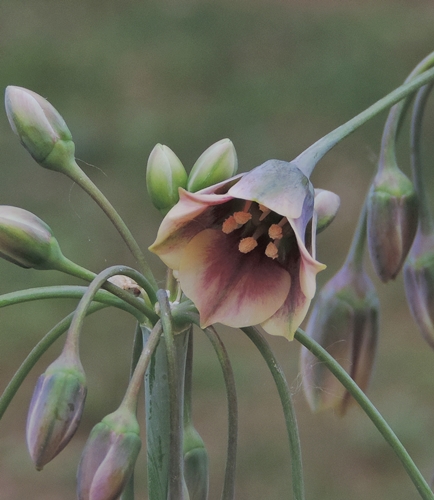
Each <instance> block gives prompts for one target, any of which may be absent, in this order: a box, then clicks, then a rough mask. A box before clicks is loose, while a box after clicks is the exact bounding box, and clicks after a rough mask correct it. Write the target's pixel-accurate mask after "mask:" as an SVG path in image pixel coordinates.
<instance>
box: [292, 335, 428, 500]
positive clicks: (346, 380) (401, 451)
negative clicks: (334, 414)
mask: <svg viewBox="0 0 434 500" xmlns="http://www.w3.org/2000/svg"><path fill="white" fill-rule="evenodd" d="M295 339H296V340H297V341H298V342H300V344H302V345H303V346H304V347H306V349H308V350H309V351H310V352H311V353H312V354H314V355H315V356H316V357H317V358H318V360H319V361H321V362H322V363H324V364H325V365H326V366H327V368H328V369H329V370H330V371H331V372H332V373H333V375H334V376H335V377H336V378H337V379H338V380H339V381H340V382H341V384H342V385H343V386H344V387H345V388H346V389H347V391H348V392H350V393H351V395H352V396H353V398H354V399H355V400H356V401H357V402H358V403H359V405H360V406H361V408H362V409H363V411H364V412H365V413H366V415H367V416H368V417H369V418H370V419H371V421H372V422H373V424H374V425H375V426H376V427H377V429H378V430H379V431H380V433H381V435H382V436H383V437H384V439H385V440H386V442H387V443H388V444H389V445H390V446H391V447H392V449H393V450H394V451H395V453H396V454H397V456H398V458H399V460H400V461H401V463H402V464H403V466H404V468H405V470H406V471H407V474H408V475H409V477H410V479H411V480H412V481H413V483H414V485H415V486H416V488H417V491H418V492H419V495H420V497H421V498H423V499H424V500H433V499H434V493H433V492H432V491H431V488H430V487H429V485H428V483H427V482H426V481H425V479H424V478H423V476H422V474H421V473H420V471H419V469H418V468H417V467H416V465H415V463H414V462H413V460H412V459H411V457H410V455H409V454H408V452H407V450H406V449H405V448H404V446H403V445H402V443H401V441H400V440H399V439H398V438H397V436H396V434H395V433H394V432H393V431H392V429H391V428H390V427H389V425H388V424H387V422H386V421H385V420H384V418H383V417H382V416H381V414H380V413H379V411H378V410H377V409H376V408H375V406H374V405H373V404H372V403H371V401H370V400H369V398H368V397H367V396H366V395H365V393H364V392H363V391H362V390H361V389H360V388H359V386H358V385H357V384H356V383H355V382H354V380H353V379H352V378H351V377H350V376H349V375H348V373H347V372H346V371H345V370H344V369H343V368H342V367H341V366H340V365H339V363H338V362H337V361H336V360H335V359H334V358H333V357H332V356H331V355H330V354H329V353H328V352H327V351H326V350H325V349H323V348H322V347H321V346H320V345H319V344H318V343H317V342H315V341H314V340H313V339H312V338H310V337H309V336H308V335H306V334H305V332H303V331H302V330H301V329H298V330H297V331H296V333H295Z"/></svg>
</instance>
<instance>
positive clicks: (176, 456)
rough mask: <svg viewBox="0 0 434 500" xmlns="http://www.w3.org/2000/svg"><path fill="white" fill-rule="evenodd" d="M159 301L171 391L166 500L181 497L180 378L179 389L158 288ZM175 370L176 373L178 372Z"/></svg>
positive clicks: (166, 316) (164, 305) (170, 329)
mask: <svg viewBox="0 0 434 500" xmlns="http://www.w3.org/2000/svg"><path fill="white" fill-rule="evenodd" d="M157 297H158V303H159V304H160V311H161V323H162V326H163V332H164V340H165V343H166V351H167V376H168V381H167V382H168V386H169V394H170V396H169V397H170V455H169V495H168V500H183V499H184V485H183V477H184V457H183V453H182V436H183V415H182V408H183V404H180V403H182V400H183V394H182V389H183V386H184V380H182V386H181V391H180V390H179V383H178V382H177V379H178V380H179V378H178V377H177V375H180V374H179V372H178V370H177V349H176V346H175V339H174V336H173V327H172V316H171V313H170V304H169V299H168V297H167V293H166V291H165V290H158V292H157ZM177 372H178V373H177Z"/></svg>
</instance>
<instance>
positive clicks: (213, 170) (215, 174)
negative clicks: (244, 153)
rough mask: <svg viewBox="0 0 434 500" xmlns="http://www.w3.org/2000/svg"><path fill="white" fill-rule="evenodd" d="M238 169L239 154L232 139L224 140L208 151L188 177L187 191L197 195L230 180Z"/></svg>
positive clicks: (201, 156)
mask: <svg viewBox="0 0 434 500" xmlns="http://www.w3.org/2000/svg"><path fill="white" fill-rule="evenodd" d="M237 169H238V160H237V153H236V152H235V148H234V145H233V143H232V141H231V140H230V139H222V140H221V141H218V142H216V143H215V144H213V145H212V146H210V147H209V148H208V149H206V150H205V151H204V152H203V153H202V154H201V155H200V156H199V158H198V159H197V161H196V163H195V164H194V165H193V168H192V169H191V172H190V175H189V176H188V183H187V191H190V192H192V193H195V192H196V191H200V190H201V189H204V188H206V187H209V186H212V185H214V184H217V183H219V182H221V181H225V180H226V179H229V178H230V177H232V176H233V175H235V174H236V172H237Z"/></svg>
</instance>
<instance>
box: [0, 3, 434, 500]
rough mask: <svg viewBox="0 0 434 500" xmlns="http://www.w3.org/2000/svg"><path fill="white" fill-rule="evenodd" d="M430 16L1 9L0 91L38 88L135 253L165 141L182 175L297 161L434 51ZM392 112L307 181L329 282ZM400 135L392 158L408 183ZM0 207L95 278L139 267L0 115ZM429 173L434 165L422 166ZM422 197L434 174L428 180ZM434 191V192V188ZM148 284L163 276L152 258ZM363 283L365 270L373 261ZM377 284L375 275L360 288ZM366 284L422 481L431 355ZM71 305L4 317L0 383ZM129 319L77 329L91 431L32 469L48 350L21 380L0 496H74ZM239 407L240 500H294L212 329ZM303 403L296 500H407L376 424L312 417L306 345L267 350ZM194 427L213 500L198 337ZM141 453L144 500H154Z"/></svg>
mask: <svg viewBox="0 0 434 500" xmlns="http://www.w3.org/2000/svg"><path fill="white" fill-rule="evenodd" d="M433 16H434V5H433V3H432V2H431V1H428V0H427V1H422V0H419V1H418V0H412V1H404V0H402V1H397V0H396V1H392V0H377V1H373V0H372V1H369V0H368V1H362V2H360V1H359V2H356V1H347V2H339V1H333V0H331V1H320V0H306V1H303V0H299V1H297V0H288V1H278V0H250V1H249V0H238V1H227V0H218V1H216V0H215V1H205V0H160V1H157V0H154V1H149V0H148V1H142V2H140V1H137V0H122V1H121V0H105V1H101V0H78V1H76V2H67V1H65V0H46V1H43V0H32V1H30V0H2V2H1V3H0V64H1V66H0V68H1V71H0V83H1V87H2V88H4V87H6V86H7V85H10V84H12V85H19V86H23V87H27V88H30V89H32V90H34V91H36V92H38V93H40V94H42V95H43V96H45V97H47V98H48V99H49V100H50V102H51V103H52V104H53V105H54V106H55V107H56V108H57V109H58V110H59V111H60V112H61V114H62V115H63V116H64V118H65V120H66V121H67V123H68V125H69V127H70V129H71V131H72V133H73V136H74V138H75V142H76V145H77V157H78V158H80V159H81V160H82V163H81V165H82V167H83V168H84V170H85V171H86V172H87V173H88V175H89V176H91V177H92V179H93V180H94V181H95V182H96V183H97V184H98V186H99V187H100V188H101V189H102V190H103V191H104V192H105V193H106V195H107V196H108V197H109V199H110V200H111V201H112V203H113V204H114V205H115V206H116V207H117V208H118V210H119V212H120V213H121V215H122V216H123V217H124V219H125V220H126V221H127V223H128V224H129V226H130V228H131V230H132V231H133V233H134V234H135V235H136V236H137V239H138V241H139V243H140V244H141V245H142V247H143V248H146V247H147V246H148V245H149V244H150V243H152V241H153V239H154V237H155V234H156V231H157V228H158V224H159V222H160V217H159V214H158V213H157V212H156V210H155V209H153V207H152V206H150V204H149V202H148V200H147V197H146V187H145V182H144V179H145V165H146V161H147V157H148V155H149V153H150V151H151V149H152V148H153V146H154V145H155V144H156V143H157V142H160V143H163V144H167V145H168V146H169V147H170V148H172V149H173V150H174V151H175V152H176V153H177V154H178V156H179V157H180V158H181V160H182V161H183V162H184V164H185V165H186V167H188V168H190V167H191V166H192V165H193V163H194V161H195V160H196V158H197V157H198V156H199V155H200V154H201V153H202V151H203V150H205V149H206V148H207V147H208V146H209V145H211V144H212V143H214V142H216V141H217V140H219V139H222V138H224V137H229V138H230V139H232V141H233V142H234V144H235V147H236V149H237V152H238V157H239V163H240V170H241V171H245V170H249V169H251V168H252V167H254V166H256V165H259V164H261V163H262V162H263V161H265V160H266V159H269V158H278V159H282V160H291V159H292V158H293V157H294V156H296V155H297V154H299V153H300V152H301V151H302V150H303V149H304V148H306V147H307V146H309V145H310V144H311V143H312V142H314V141H315V140H317V139H318V138H319V137H321V136H322V135H324V134H325V133H327V132H328V131H330V130H332V129H333V128H334V127H336V126H338V125H340V124H341V123H343V122H345V121H346V120H348V119H349V118H351V117H352V116H353V115H355V114H356V113H358V112H359V111H361V110H363V109H364V108H365V107H367V106H368V105H370V104H371V103H373V102H374V101H376V100H377V99H379V98H380V97H382V96H383V95H385V94H386V93H388V92H389V91H391V90H392V89H393V88H395V87H397V86H398V85H399V84H400V83H401V82H402V81H403V80H404V78H405V77H406V75H407V74H408V73H409V72H410V70H411V69H412V68H413V66H414V65H415V64H416V63H417V62H418V61H419V60H420V59H422V58H423V57H424V56H425V55H426V54H428V53H429V52H431V51H432V50H433V49H434V44H433V42H434V37H433V28H432V27H433ZM385 116H386V115H385V114H383V115H381V116H379V117H377V118H376V119H374V120H372V121H371V122H370V123H369V124H368V125H365V126H364V127H363V128H362V129H360V130H359V131H357V132H356V133H355V134H354V135H353V136H351V137H349V138H348V139H347V140H346V141H344V143H342V144H340V145H339V146H337V147H336V148H335V149H334V150H332V151H331V152H330V153H329V154H328V155H327V156H326V157H325V158H324V159H323V160H322V161H321V163H320V164H319V166H318V168H317V170H316V172H315V173H314V174H313V177H312V180H313V182H314V184H315V185H316V186H317V187H321V188H327V189H331V190H333V191H335V192H337V193H338V194H339V195H340V196H341V200H342V205H341V211H340V213H339V215H338V216H337V218H336V220H335V222H334V224H333V225H332V226H331V227H330V228H329V229H328V230H327V231H326V232H325V233H323V234H321V236H320V237H319V241H318V256H319V259H320V260H321V261H322V262H325V263H326V264H327V265H328V268H327V270H326V271H324V272H323V273H321V274H320V276H319V278H318V282H319V285H322V284H324V283H325V281H327V280H328V279H330V277H331V276H333V274H334V273H335V272H336V271H337V270H338V268H339V267H340V265H341V263H342V261H343V259H344V256H345V253H346V250H347V248H348V245H349V242H350V239H351V236H352V232H353V230H354V227H355V223H356V220H357V216H358V212H359V210H360V207H361V205H362V202H363V198H364V195H365V192H366V189H367V187H368V185H369V181H370V179H371V177H372V175H373V172H374V170H375V163H376V158H377V155H378V150H379V143H380V137H381V131H382V126H383V124H384V120H385ZM433 124H434V116H433V112H432V111H431V110H429V111H428V117H427V120H426V134H425V138H426V140H425V142H424V147H425V159H426V164H427V167H428V166H432V163H433V162H432V158H433V154H434V146H433V141H432V137H433V132H434V130H433V128H434V127H433ZM407 142H408V139H407V138H406V137H404V139H403V141H402V146H401V149H400V163H401V165H402V168H403V169H404V170H406V171H407V172H408V149H407ZM0 151H1V154H0V164H1V177H0V200H1V201H0V202H1V204H8V205H17V206H20V207H23V208H25V209H27V210H30V211H32V212H34V213H35V214H37V215H38V216H39V217H41V218H42V219H43V220H45V221H46V222H47V223H48V224H49V225H50V226H51V228H52V229H53V230H54V232H55V234H56V236H57V238H58V240H59V242H60V244H61V247H62V249H63V251H64V253H65V254H66V255H67V256H68V257H69V258H71V259H73V260H75V261H77V262H78V263H79V264H81V265H83V266H85V267H88V268H89V269H92V270H93V271H100V270H102V269H103V268H104V267H106V266H108V265H113V264H121V263H122V264H130V265H132V264H133V261H132V259H131V257H130V255H129V254H128V252H127V250H126V249H125V247H124V245H123V243H122V241H121V240H120V238H119V237H118V235H117V233H116V232H115V231H114V229H113V228H112V227H111V225H110V224H109V223H108V222H107V220H106V219H105V218H104V216H103V215H102V213H101V211H100V210H99V209H98V208H97V207H96V205H95V204H94V203H93V202H92V201H91V200H89V199H88V198H87V197H86V196H85V195H84V194H83V193H82V192H81V191H80V190H79V189H78V188H77V187H76V186H74V185H73V184H72V183H71V182H70V181H69V180H68V179H66V178H64V177H62V176H61V175H59V174H56V173H53V172H49V171H45V170H43V169H41V168H40V167H38V166H37V165H36V164H35V163H34V162H33V161H32V159H31V158H30V157H29V155H28V154H27V152H26V151H25V150H24V149H23V148H22V147H20V145H19V142H18V140H17V138H16V137H15V136H14V135H13V133H12V132H11V130H10V128H9V125H8V122H7V119H6V116H5V114H3V115H1V116H0ZM427 170H429V168H427ZM426 180H427V185H428V186H429V189H430V191H431V192H433V180H434V179H433V173H432V171H429V172H427V173H426ZM433 194H434V193H433ZM149 260H150V262H151V264H152V266H155V269H156V270H157V274H158V277H159V279H161V280H162V279H163V276H164V269H163V266H162V265H161V264H160V263H159V262H158V259H156V258H155V257H154V256H150V257H149ZM369 270H370V272H371V267H370V266H369ZM371 274H372V273H371ZM0 276H1V279H0V293H5V292H9V291H13V290H16V289H23V288H26V287H31V286H41V285H47V284H63V283H77V282H76V281H74V280H73V279H71V278H69V277H65V276H61V275H58V274H56V273H52V272H44V273H42V272H38V271H33V270H23V269H20V268H17V267H15V266H13V265H11V264H9V263H7V262H0ZM373 279H374V281H375V283H376V284H377V285H378V292H379V295H380V299H381V304H382V318H381V338H380V342H379V352H378V357H377V363H376V370H375V373H374V377H373V381H372V385H371V389H370V396H371V397H372V400H373V402H374V403H375V404H376V405H377V406H378V408H379V410H380V411H381V412H382V413H383V415H384V416H385V417H386V419H387V420H388V421H389V422H390V423H391V425H392V427H393V429H394V430H395V431H396V432H397V434H398V436H399V437H400V438H401V439H402V441H403V443H404V444H405V446H406V447H407V448H408V450H409V451H410V453H411V455H412V456H413V457H414V459H415V461H416V463H417V464H418V465H419V466H420V468H421V470H422V472H423V474H424V475H425V477H427V478H429V477H430V476H431V474H432V471H433V470H434V355H433V353H432V352H431V350H430V349H429V348H428V347H427V345H426V344H425V343H424V342H423V340H422V339H421V337H420V335H419V333H418V331H417V329H416V327H415V326H414V325H413V323H412V321H411V318H410V314H409V312H408V308H407V306H406V304H405V297H404V291H403V282H402V278H401V277H399V278H398V279H397V280H396V282H394V283H391V284H389V285H387V287H386V286H385V285H382V284H380V283H379V281H378V280H377V279H376V278H375V277H373ZM74 305H75V304H74V302H73V301H66V300H64V301H46V302H41V303H32V304H25V305H21V306H14V307H12V308H9V309H2V310H1V311H0V325H1V328H0V388H3V387H4V386H5V385H6V383H7V382H8V380H9V378H10V377H11V376H12V374H13V373H14V370H15V369H16V368H17V367H18V366H19V364H20V362H21V361H22V360H23V358H24V357H25V356H26V354H27V353H28V352H29V350H30V349H31V347H32V346H33V345H34V343H36V342H37V340H38V339H39V338H41V337H42V336H43V335H44V333H46V331H48V330H49V329H50V328H51V327H52V326H53V325H54V324H55V323H56V322H57V321H59V320H60V319H61V318H62V317H63V316H64V315H66V314H68V313H69V312H70V311H71V310H73V308H74ZM133 331H134V321H133V320H131V319H130V318H129V317H128V316H126V315H125V314H124V313H121V312H118V311H105V312H103V313H97V314H96V315H95V316H94V317H92V318H90V319H89V320H88V321H87V322H86V328H85V333H84V335H83V339H82V344H81V352H82V360H83V364H84V366H85V369H86V373H87V375H88V379H89V395H88V401H87V406H86V409H85V414H84V418H83V422H82V424H81V426H80V429H79V431H78V434H77V436H76V437H75V438H74V439H73V440H72V442H71V443H70V445H69V446H68V448H67V449H66V450H65V451H63V452H62V453H61V454H60V456H59V457H57V458H56V460H55V461H54V462H53V463H51V464H49V465H48V466H47V467H46V468H45V469H44V471H43V472H36V471H35V470H34V468H33V466H32V463H31V461H30V458H29V457H28V454H27V451H26V448H25V438H24V428H25V419H26V412H27V407H28V403H29V399H30V396H31V393H32V389H33V385H34V383H35V381H36V378H37V376H38V375H39V374H40V373H41V372H42V371H43V370H44V367H45V366H46V365H47V364H48V363H49V362H50V361H51V360H52V359H54V357H55V356H56V355H57V354H58V352H59V350H60V347H61V345H60V344H61V342H58V343H57V344H56V345H55V346H53V348H52V349H51V350H50V351H49V352H48V353H47V354H46V355H45V356H44V357H43V358H42V360H41V362H40V363H39V364H38V366H37V367H36V368H35V369H34V370H33V371H32V373H31V374H30V376H29V377H28V380H26V382H25V383H24V384H23V386H22V388H21V389H20V391H19V393H18V394H17V396H16V398H15V400H14V401H13V403H12V404H11V406H10V408H9V409H8V411H7V412H6V414H5V417H4V418H3V420H2V421H1V422H0V471H1V472H0V497H1V498H2V500H22V499H24V498H32V499H34V500H42V499H44V500H54V499H59V498H62V499H64V500H72V499H74V498H75V470H76V464H77V462H78V459H79V456H80V451H81V449H82V447H83V445H84V441H85V439H86V437H87V434H88V433H89V431H90V429H91V428H92V426H93V425H94V424H95V423H96V422H98V421H99V420H100V419H101V418H102V417H103V416H104V415H105V414H107V413H109V412H111V411H113V410H114V409H115V408H116V406H117V405H118V403H119V402H120V399H121V398H122V394H123V392H124V390H125V386H126V383H127V378H128V369H129V355H130V352H131V343H132V337H133ZM220 331H221V333H222V337H223V339H224V341H225V342H226V345H227V348H228V350H229V354H230V356H231V359H232V362H233V364H234V369H235V375H236V380H237V386H238V391H239V397H240V418H241V420H240V446H239V462H238V476H237V492H236V498H237V499H239V500H255V499H264V498H266V499H268V500H278V499H282V498H291V493H290V492H291V488H290V481H291V480H290V472H289V470H290V469H289V457H288V445H287V441H286V436H285V428H284V422H283V417H282V415H281V410H280V404H279V401H278V399H277V395H276V391H275V388H274V385H273V382H272V380H271V377H270V375H269V374H268V373H267V370H266V369H265V367H264V365H263V363H262V360H261V359H260V357H259V355H258V354H257V353H256V352H255V350H254V348H253V347H252V345H250V343H249V341H248V339H246V338H244V336H243V335H242V334H241V333H240V332H237V331H232V330H229V329H220ZM270 342H271V343H272V345H273V347H274V349H275V351H276V352H277V354H278V356H279V359H280V360H281V362H282V364H283V366H284V368H285V370H286V372H287V375H288V379H289V381H290V384H291V387H292V390H293V391H294V393H295V403H296V407H297V412H298V419H299V422H300V432H301V438H302V446H303V454H304V466H305V476H306V490H307V498H308V499H319V498H321V499H322V500H347V499H349V498H351V499H352V500H359V499H360V500H361V499H365V498H374V499H394V500H404V499H406V500H408V499H409V498H417V493H416V490H415V489H414V486H413V485H412V483H411V482H410V480H409V479H408V478H407V477H406V475H405V473H404V471H403V468H402V466H401V464H400V463H399V462H398V460H397V459H396V458H395V456H394V454H393V452H392V451H391V450H390V449H389V448H388V446H387V445H386V444H385V443H384V442H383V440H382V438H381V437H380V436H379V434H378V433H377V431H376V430H375V429H374V427H373V425H372V424H371V422H370V421H369V420H368V419H367V417H365V416H364V414H363V413H362V412H361V411H360V410H359V409H357V408H353V409H352V410H351V411H350V412H349V414H348V415H347V416H346V417H345V418H344V419H340V418H339V417H338V416H336V415H335V414H334V413H333V412H327V413H324V414H319V415H312V414H311V412H310V411H309V409H308V407H307V405H306V402H305V400H304V397H303V394H302V391H301V383H300V377H299V374H298V355H299V345H297V344H296V343H292V344H289V343H288V342H286V341H285V340H284V339H278V338H270ZM194 391H195V408H194V416H195V421H196V424H197V427H198V429H199V431H200V432H201V434H202V436H203V437H204V439H205V441H206V444H207V446H208V450H209V453H210V460H211V493H210V500H215V499H218V498H219V497H220V491H221V479H222V475H223V471H224V460H225V447H226V444H225V441H226V425H227V424H226V403H225V396H224V385H223V380H222V376H221V374H220V372H219V366H218V362H217V360H216V359H215V356H214V354H213V351H212V349H211V348H210V346H209V345H208V343H207V341H206V340H205V339H204V338H203V337H202V336H201V335H200V334H197V335H196V358H195V373H194ZM144 470H145V459H144V453H142V454H141V458H140V460H139V465H138V472H139V473H138V474H137V491H138V498H146V489H145V484H146V477H145V473H144V472H143V471H144Z"/></svg>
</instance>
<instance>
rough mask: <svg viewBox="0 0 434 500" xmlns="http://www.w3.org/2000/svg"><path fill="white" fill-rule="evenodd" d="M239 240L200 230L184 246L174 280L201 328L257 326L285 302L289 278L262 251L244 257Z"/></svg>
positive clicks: (259, 249) (219, 233)
mask: <svg viewBox="0 0 434 500" xmlns="http://www.w3.org/2000/svg"><path fill="white" fill-rule="evenodd" d="M238 244H239V239H237V238H236V237H234V236H233V235H231V234H229V235H226V234H224V233H222V232H221V231H218V230H213V229H206V230H204V231H202V232H200V233H199V234H197V235H196V236H195V237H194V238H193V239H192V240H191V241H190V242H189V243H188V245H187V247H186V248H185V251H184V254H183V256H182V259H181V262H180V266H179V278H180V282H181V283H182V288H183V291H184V292H185V294H186V295H187V297H189V298H190V299H191V300H192V301H193V302H194V304H195V305H196V307H197V309H198V311H199V313H200V318H201V324H202V326H203V327H205V326H208V325H210V324H212V323H216V322H220V323H223V324H224V325H228V326H232V327H238V328H239V327H243V326H250V325H255V324H258V323H261V322H263V321H265V320H266V319H267V318H269V317H270V316H272V315H273V314H274V313H275V312H276V311H277V310H278V309H279V307H280V306H281V305H282V304H283V302H284V301H285V298H286V297H287V295H288V293H289V290H290V286H291V277H290V275H289V273H288V272H287V271H285V269H283V268H282V267H281V266H280V264H278V263H277V262H276V261H274V260H272V259H270V258H268V257H266V256H265V254H264V252H263V249H262V248H259V247H257V248H255V249H254V250H252V251H251V252H249V253H247V254H243V253H241V252H239V250H238Z"/></svg>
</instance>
